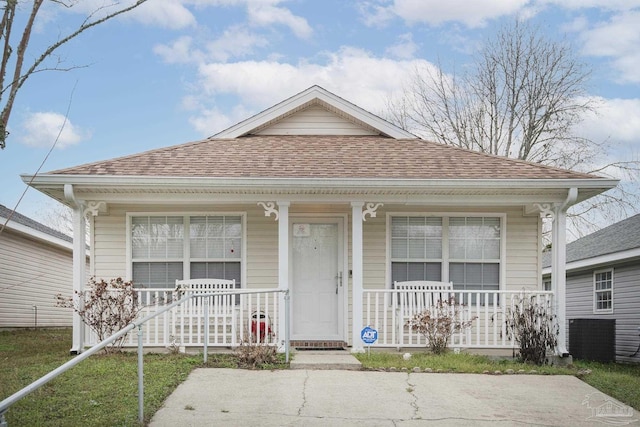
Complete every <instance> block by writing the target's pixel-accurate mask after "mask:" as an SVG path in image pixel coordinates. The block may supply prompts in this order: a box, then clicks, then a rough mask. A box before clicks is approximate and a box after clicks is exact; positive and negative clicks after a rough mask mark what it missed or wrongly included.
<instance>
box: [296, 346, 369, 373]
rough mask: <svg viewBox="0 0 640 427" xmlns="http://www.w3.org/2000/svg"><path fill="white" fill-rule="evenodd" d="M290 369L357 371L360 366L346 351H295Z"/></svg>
mask: <svg viewBox="0 0 640 427" xmlns="http://www.w3.org/2000/svg"><path fill="white" fill-rule="evenodd" d="M290 367H291V369H324V370H347V371H359V370H361V369H362V364H361V363H360V361H359V360H358V359H356V358H355V357H354V356H353V355H352V354H351V353H349V351H347V350H338V351H326V350H324V351H314V350H306V351H297V352H295V353H293V358H292V360H291V363H290Z"/></svg>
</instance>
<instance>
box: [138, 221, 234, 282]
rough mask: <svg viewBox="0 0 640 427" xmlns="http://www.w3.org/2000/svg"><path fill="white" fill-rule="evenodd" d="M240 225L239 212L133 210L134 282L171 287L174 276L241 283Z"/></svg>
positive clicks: (179, 278) (176, 278)
mask: <svg viewBox="0 0 640 427" xmlns="http://www.w3.org/2000/svg"><path fill="white" fill-rule="evenodd" d="M242 227H243V221H242V216H240V215H236V216H234V215H220V216H213V215H207V216H204V215H200V216H133V217H132V218H131V263H132V265H131V267H132V268H131V270H132V276H133V277H132V279H133V282H134V284H136V286H141V287H145V288H173V287H174V286H175V281H176V280H181V279H184V278H188V279H200V278H212V279H235V281H236V286H237V287H241V283H242V282H241V279H242V274H241V271H242V264H241V263H242V234H243V233H242ZM185 239H186V241H185ZM187 275H188V277H185V276H187Z"/></svg>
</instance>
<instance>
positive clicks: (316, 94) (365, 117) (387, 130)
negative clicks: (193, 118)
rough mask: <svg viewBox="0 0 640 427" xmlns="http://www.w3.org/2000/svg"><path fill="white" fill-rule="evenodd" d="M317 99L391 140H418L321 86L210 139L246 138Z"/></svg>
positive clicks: (310, 89) (311, 88) (312, 88)
mask: <svg viewBox="0 0 640 427" xmlns="http://www.w3.org/2000/svg"><path fill="white" fill-rule="evenodd" d="M316 98H317V99H319V100H321V101H324V102H326V103H327V104H329V105H331V106H333V107H335V108H336V109H338V110H341V111H343V112H345V113H347V114H349V115H351V116H352V117H354V118H356V119H358V120H360V121H362V122H364V123H366V124H368V125H369V126H371V127H373V128H375V129H377V130H378V131H380V132H381V133H383V134H385V135H388V136H390V137H392V138H396V139H400V138H410V139H415V138H417V137H416V136H415V135H413V134H412V133H410V132H407V131H405V130H404V129H401V128H399V127H397V126H395V125H393V124H391V123H389V122H387V121H386V120H383V119H381V118H380V117H378V116H376V115H374V114H371V113H369V112H368V111H366V110H363V109H362V108H360V107H358V106H356V105H354V104H352V103H351V102H349V101H346V100H344V99H342V98H340V97H339V96H337V95H335V94H333V93H331V92H328V91H327V90H325V89H323V88H321V87H319V86H312V87H310V88H309V89H307V90H305V91H303V92H300V93H298V94H297V95H294V96H292V97H291V98H288V99H286V100H284V101H282V102H280V103H278V104H276V105H274V106H273V107H271V108H268V109H266V110H264V111H262V112H261V113H258V114H256V115H254V116H252V117H250V118H248V119H246V120H243V121H242V122H240V123H238V124H236V125H234V126H231V127H230V128H228V129H225V130H223V131H222V132H219V133H217V134H215V135H213V136H212V137H211V138H212V139H223V138H238V137H240V136H243V135H246V134H248V133H250V132H251V131H252V130H254V129H256V128H259V127H260V126H262V125H264V124H265V123H268V122H270V121H271V120H275V119H277V118H278V117H281V116H283V115H285V114H286V113H288V112H289V111H292V110H294V109H296V108H298V107H300V106H302V105H304V104H306V103H308V102H311V101H313V100H314V99H316Z"/></svg>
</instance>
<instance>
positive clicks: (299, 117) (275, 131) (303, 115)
mask: <svg viewBox="0 0 640 427" xmlns="http://www.w3.org/2000/svg"><path fill="white" fill-rule="evenodd" d="M255 134H256V135H377V134H378V132H376V131H375V130H374V129H373V128H370V127H368V126H366V125H364V124H362V125H358V124H355V123H353V122H351V121H349V120H346V119H345V118H342V117H340V116H338V115H337V114H335V113H332V112H331V111H328V110H327V109H326V108H323V107H321V106H319V105H313V106H310V107H307V108H305V109H304V110H301V111H298V112H297V113H296V114H294V115H291V116H289V117H287V118H284V119H282V120H280V121H278V122H276V123H273V124H271V125H270V126H268V127H266V128H264V129H260V130H258V131H257V132H255Z"/></svg>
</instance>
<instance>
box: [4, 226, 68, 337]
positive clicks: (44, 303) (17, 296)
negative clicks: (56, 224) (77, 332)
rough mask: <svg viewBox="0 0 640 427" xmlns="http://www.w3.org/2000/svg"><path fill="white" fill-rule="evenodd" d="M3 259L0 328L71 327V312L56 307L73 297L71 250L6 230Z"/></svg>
mask: <svg viewBox="0 0 640 427" xmlns="http://www.w3.org/2000/svg"><path fill="white" fill-rule="evenodd" d="M0 259H1V260H2V261H1V263H2V267H1V268H0V292H1V295H2V297H1V298H0V328H14V327H15V328H21V327H34V326H38V327H52V326H71V319H72V312H71V310H70V309H65V308H59V307H56V306H55V296H56V295H57V294H61V295H63V296H65V297H70V296H71V295H72V293H73V285H72V283H73V258H72V253H71V251H70V250H67V249H63V248H60V247H58V246H52V245H50V244H48V243H45V242H43V241H41V240H36V239H32V238H30V237H27V236H25V235H24V234H22V233H15V232H13V231H11V230H9V229H5V230H4V231H3V232H2V234H0ZM36 315H37V319H36Z"/></svg>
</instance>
